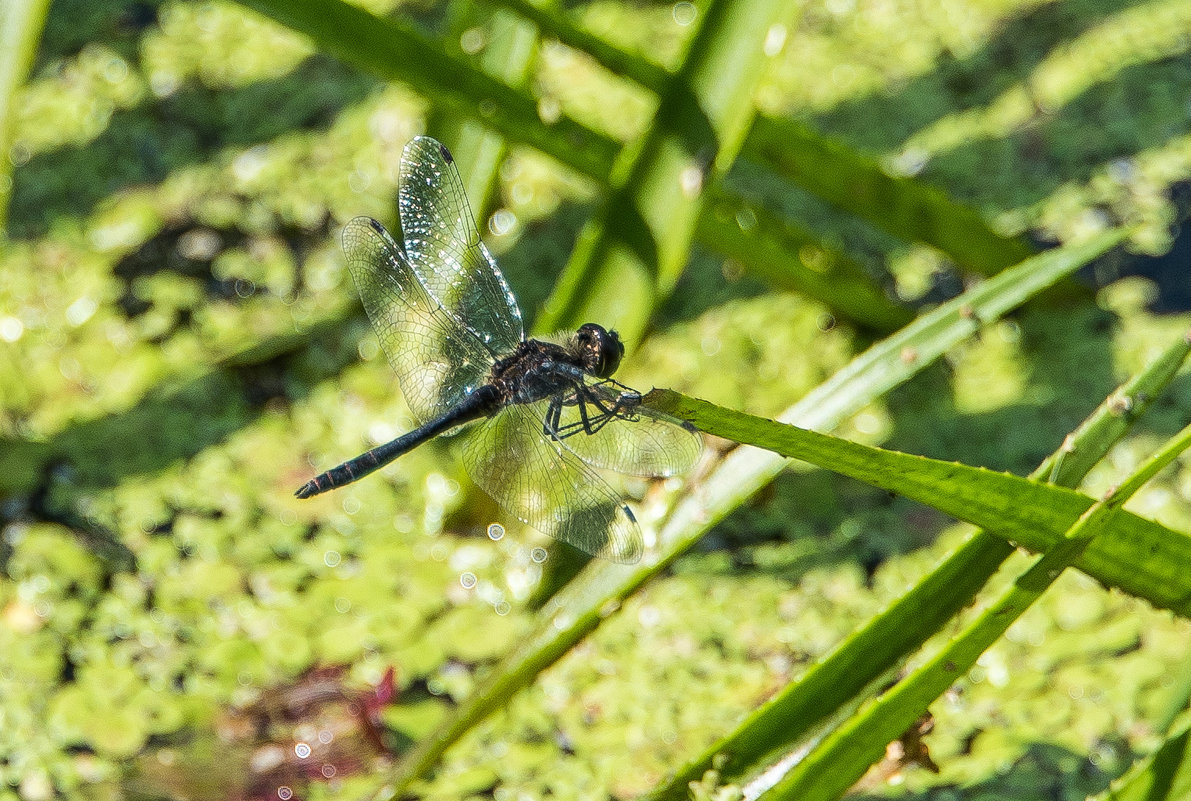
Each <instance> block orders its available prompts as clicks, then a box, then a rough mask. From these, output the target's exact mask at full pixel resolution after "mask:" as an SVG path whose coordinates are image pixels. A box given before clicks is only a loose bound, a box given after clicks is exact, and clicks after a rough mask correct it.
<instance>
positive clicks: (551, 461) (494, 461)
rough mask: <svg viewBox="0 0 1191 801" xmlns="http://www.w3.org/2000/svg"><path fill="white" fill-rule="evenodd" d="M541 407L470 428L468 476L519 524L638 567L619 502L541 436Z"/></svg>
mask: <svg viewBox="0 0 1191 801" xmlns="http://www.w3.org/2000/svg"><path fill="white" fill-rule="evenodd" d="M546 405H547V401H540V402H538V403H533V404H528V405H512V406H506V407H504V408H503V409H501V411H500V412H499V413H497V414H496V415H494V416H492V417H490V418H488V419H487V420H482V421H480V423H479V424H477V425H476V426H474V427H473V428H471V429H470V430H468V432H467V433H466V434H465V435H464V437H465V440H464V444H463V464H464V466H465V467H466V468H467V472H468V474H469V475H470V476H471V477H472V480H473V481H475V482H476V484H477V485H478V486H479V487H480V488H481V489H483V490H484V492H487V493H488V494H489V495H491V496H492V497H493V498H494V499H495V500H496V502H497V503H499V504H500V505H501V506H502V507H504V509H505V511H507V512H509V513H510V514H511V515H513V516H514V517H516V518H517V519H518V520H520V521H521V522H523V523H528V524H529V525H531V526H533V527H534V528H536V529H538V530H539V531H541V532H544V533H546V534H549V535H550V536H552V537H554V538H555V539H557V540H561V541H563V542H565V543H568V544H569V545H573V546H575V547H576V548H578V549H580V550H582V551H586V552H587V553H589V554H592V555H593V556H599V557H602V558H604V559H609V560H611V561H613V562H624V563H628V564H631V563H634V562H637V561H639V560H640V559H641V553H642V545H641V529H640V526H638V525H637V521H636V520H635V519H634V518H633V516H632V513H631V512H630V511H629V509H628V507H627V506H625V505H624V501H623V500H621V498H620V496H619V495H617V494H616V493H615V492H613V490H612V488H611V487H609V486H608V484H607V483H606V482H605V481H604V480H603V479H602V478H600V477H599V476H598V475H596V474H595V472H594V471H592V469H591V468H590V467H588V466H587V465H586V464H584V463H583V462H582V461H581V460H580V459H579V458H578V457H576V456H575V454H573V453H572V452H570V451H568V450H567V449H565V448H563V447H560V446H559V445H558V443H557V442H554V441H551V440H548V439H546V438H545V437H543V436H542V419H543V417H542V416H543V415H544V414H545V410H546Z"/></svg>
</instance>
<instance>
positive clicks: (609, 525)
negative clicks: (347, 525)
mask: <svg viewBox="0 0 1191 801" xmlns="http://www.w3.org/2000/svg"><path fill="white" fill-rule="evenodd" d="M398 208H399V216H400V224H401V239H400V241H399V240H398V239H395V238H394V237H393V236H392V235H390V234H389V232H388V231H387V230H386V229H385V227H384V226H383V225H381V224H380V223H379V222H377V221H376V220H373V219H371V218H368V217H357V218H355V219H354V220H351V221H350V222H349V223H348V224H347V225H346V226H345V227H344V230H343V249H344V252H345V253H346V255H347V265H348V269H349V271H350V272H351V275H352V278H353V279H354V281H355V284H356V289H357V290H358V291H359V294H360V299H361V301H363V305H364V310H365V311H366V312H367V314H368V318H369V320H370V322H371V323H372V327H373V329H374V330H375V331H376V334H377V336H378V337H379V339H380V345H381V349H382V350H383V351H384V353H385V356H386V358H387V359H388V362H389V364H390V365H391V366H392V368H393V371H394V372H395V373H396V374H397V380H398V384H399V385H400V387H401V391H402V393H403V394H404V396H405V399H406V402H407V404H408V406H409V408H410V411H411V412H412V413H413V415H414V416H415V417H416V418H417V420H418V422H419V423H420V425H419V426H418V427H417V428H415V429H414V430H412V431H410V432H409V433H407V434H404V435H402V436H400V437H397V438H396V439H394V440H392V441H391V442H387V443H385V444H383V445H379V446H377V447H375V448H373V449H371V450H369V451H367V452H366V453H363V454H361V455H359V456H357V457H355V458H354V459H350V460H348V461H346V462H344V463H343V464H341V465H339V466H338V467H334V468H332V469H330V470H328V471H326V472H325V473H322V474H320V475H318V476H316V477H315V478H313V479H311V480H310V481H308V482H307V483H306V484H304V485H302V487H300V488H299V489H298V490H297V492H295V493H294V494H295V495H296V496H297V497H299V498H309V497H312V496H314V495H318V494H319V493H322V492H326V491H328V490H332V489H335V488H337V487H342V486H344V485H345V484H350V483H351V482H353V481H357V480H359V479H361V478H363V477H364V476H366V475H368V474H370V473H372V472H374V471H376V470H378V469H380V468H381V467H383V466H385V465H386V464H388V463H390V462H392V461H393V460H394V459H396V458H398V457H399V456H401V455H403V454H405V453H408V452H409V451H410V450H412V449H413V448H416V447H418V446H419V445H421V444H423V443H425V442H428V441H429V440H431V439H434V438H435V437H438V436H440V435H453V436H455V437H456V438H457V439H458V440H459V442H460V450H461V453H462V460H463V465H464V467H465V468H466V470H467V472H468V475H470V476H471V478H472V480H473V481H474V482H475V483H476V485H477V486H479V487H480V488H481V489H483V490H484V491H485V492H486V493H488V494H489V495H490V496H492V498H493V499H494V500H496V502H497V503H498V504H499V505H500V506H501V507H502V508H503V509H504V510H505V511H506V512H507V513H509V514H510V515H512V516H513V517H515V518H517V519H518V520H520V521H521V522H523V523H525V524H527V525H529V526H532V527H533V528H535V529H538V530H539V531H542V532H544V533H546V534H548V535H550V536H552V537H554V538H555V539H557V540H560V541H562V542H565V543H567V544H569V545H572V546H574V547H576V548H578V549H580V550H582V551H585V552H587V553H589V554H591V555H593V556H598V557H602V558H605V559H608V560H611V561H614V562H623V563H629V564H631V563H634V562H637V561H639V560H640V558H641V556H642V553H643V550H644V549H643V544H642V536H641V528H640V525H639V524H638V522H637V520H636V518H635V517H634V515H633V512H632V510H631V509H630V508H629V506H628V505H627V504H626V503H625V502H624V498H623V496H622V495H621V494H619V493H617V492H616V491H614V490H613V488H612V487H611V485H609V483H608V482H607V481H606V480H605V478H604V477H603V476H601V475H600V471H614V472H619V473H626V474H632V475H638V476H645V477H667V476H674V475H678V474H681V473H684V472H686V471H687V470H689V469H690V468H691V466H692V465H693V464H694V462H695V461H696V459H697V458H698V456H699V454H700V452H701V450H702V440H701V438H700V435H699V434H698V432H697V431H696V430H695V428H694V427H693V426H692V425H691V424H690V423H688V422H686V421H683V420H680V419H678V418H675V417H671V416H669V415H666V414H664V413H662V412H658V411H655V410H653V409H650V408H648V407H647V406H644V405H643V396H642V395H641V393H639V392H637V391H635V390H633V389H631V388H629V387H627V386H625V385H624V384H621V383H619V382H617V381H615V380H614V379H613V378H612V375H613V374H614V373H615V372H616V370H617V368H618V367H619V366H620V362H621V359H622V358H623V356H624V352H625V349H624V344H623V343H622V342H621V340H620V337H619V335H618V334H617V333H616V331H615V330H608V329H606V328H604V327H603V326H600V325H597V324H595V323H587V324H585V325H583V326H580V327H579V329H578V330H577V331H575V332H574V333H572V334H569V335H566V334H563V335H558V336H555V337H552V338H542V339H527V338H526V336H525V331H524V325H523V323H522V316H521V310H520V308H519V307H518V306H517V301H516V299H515V298H514V296H513V292H512V290H510V289H509V285H508V282H507V281H506V280H505V278H504V275H503V274H502V273H501V271H500V268H498V267H497V265H496V261H495V260H494V259H493V257H492V254H491V253H490V252H489V251H488V249H487V248H486V247H485V246H484V243H483V242H482V241H481V239H480V233H479V230H478V229H477V227H476V224H475V221H474V218H473V217H472V214H471V209H470V207H469V206H468V203H467V196H466V193H465V192H464V189H463V181H462V179H461V178H460V177H459V171H458V169H457V168H456V166H455V161H454V158H453V157H452V156H451V153H450V151H448V150H447V148H446V147H445V146H443V145H442V144H441V143H439V142H438V141H436V140H434V139H432V138H430V137H427V136H419V137H417V138H415V139H414V140H413V141H411V142H410V143H409V144H407V145H406V147H405V150H404V152H403V154H402V160H401V173H400V190H399V202H398Z"/></svg>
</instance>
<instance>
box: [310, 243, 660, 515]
mask: <svg viewBox="0 0 1191 801" xmlns="http://www.w3.org/2000/svg"><path fill="white" fill-rule="evenodd" d="M372 222H373V223H375V224H376V225H378V226H379V225H380V223H378V222H376V221H375V220H373V221H372ZM623 355H624V345H623V344H622V343H621V341H620V338H619V337H618V336H617V335H616V332H615V331H606V330H604V328H603V327H602V326H599V325H596V324H595V323H588V324H587V325H584V326H583V327H582V328H580V329H579V331H578V333H576V334H575V336H574V337H572V339H571V341H570V342H569V343H568V344H567V345H566V346H563V345H556V344H555V343H553V342H545V341H542V340H540V339H527V340H524V341H522V342H521V343H520V344H519V345H518V346H517V349H516V350H515V351H514V352H513V353H512V354H510V355H509V356H507V357H505V358H503V359H499V360H498V361H496V362H495V363H494V364H493V365H492V372H491V374H490V376H489V380H488V383H487V384H484V385H483V386H481V387H478V388H477V389H476V390H475V391H473V392H472V393H471V394H469V395H467V397H465V398H464V399H463V400H462V401H460V403H459V404H458V405H456V406H454V407H452V408H451V409H448V410H447V411H446V412H445V413H444V414H442V415H440V416H439V417H437V418H436V419H434V420H431V421H430V422H428V423H425V424H424V425H422V426H420V427H418V428H415V429H414V430H413V431H410V432H409V433H408V434H403V435H402V436H400V437H397V438H396V439H394V440H392V441H390V442H386V443H385V444H384V445H378V446H377V447H375V448H373V449H372V450H370V451H368V452H366V453H362V454H360V455H359V456H357V457H356V458H354V459H349V460H348V461H346V462H344V463H343V464H341V465H339V466H338V467H332V468H331V469H330V470H328V471H326V472H325V473H322V474H320V475H317V476H315V477H314V478H312V479H310V481H307V482H306V483H305V484H303V485H302V486H301V487H300V488H299V489H298V491H297V492H295V493H294V495H296V496H297V497H299V498H309V497H310V496H312V495H318V494H319V493H320V492H326V491H327V490H332V489H335V488H336V487H342V486H343V485H344V484H350V483H352V482H353V481H358V480H359V479H361V478H363V477H364V476H366V475H368V474H369V473H372V472H374V471H376V470H379V469H380V468H382V467H384V466H385V465H387V464H388V463H389V462H391V461H393V460H394V459H396V458H397V457H399V456H403V455H404V454H406V453H408V452H409V451H411V450H413V449H414V448H416V447H418V446H419V445H421V444H422V443H424V442H429V441H430V440H432V439H434V438H435V437H437V436H438V435H439V434H442V433H443V432H445V431H450V430H451V429H452V428H455V427H457V426H461V425H463V424H464V423H470V422H472V421H473V420H478V419H480V418H481V417H490V416H492V415H494V414H496V413H497V412H498V411H500V408H501V407H502V406H506V405H508V404H511V403H535V402H537V401H540V400H546V399H550V400H551V406H550V414H549V415H548V416H547V421H546V424H545V425H544V426H543V427H542V433H543V435H544V436H548V437H556V438H565V437H568V436H571V435H573V434H577V433H580V432H581V431H582V432H583V433H586V434H594V433H595V432H596V431H598V430H599V426H601V425H603V424H604V423H606V422H607V421H608V419H610V417H611V416H612V415H614V414H621V415H627V414H629V410H630V409H631V408H632V407H633V406H635V405H636V404H637V403H639V402H640V401H641V396H640V394H639V393H637V392H634V391H633V390H630V389H628V387H623V386H622V385H620V384H616V382H613V381H608V382H607V383H608V384H609V385H615V386H616V387H619V388H620V389H621V392H620V396H619V397H618V398H617V399H616V403H614V404H613V406H612V407H611V408H609V407H608V406H606V405H605V404H604V403H603V402H602V400H601V398H600V397H599V396H598V395H594V394H591V393H587V392H586V391H585V386H584V376H585V375H594V376H598V377H600V378H605V379H607V378H609V376H610V375H611V374H612V372H613V371H615V370H616V368H617V366H618V365H619V364H620V359H621V357H622V356H623ZM571 392H573V393H575V396H574V397H575V401H574V402H575V403H576V404H577V405H578V406H579V407H580V408H581V409H582V417H581V419H580V420H579V421H576V422H577V423H578V425H576V424H575V423H571V424H569V428H566V429H563V430H559V422H558V421H559V420H560V417H561V413H562V404H563V403H564V402H566V401H564V398H565V397H566V394H565V393H571ZM590 407H594V410H592V408H590ZM551 421H554V422H553V423H552V422H551Z"/></svg>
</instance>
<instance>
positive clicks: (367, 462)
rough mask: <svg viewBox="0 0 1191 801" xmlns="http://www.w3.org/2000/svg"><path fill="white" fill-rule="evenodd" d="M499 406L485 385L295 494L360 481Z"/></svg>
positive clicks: (304, 495)
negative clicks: (444, 433) (407, 431)
mask: <svg viewBox="0 0 1191 801" xmlns="http://www.w3.org/2000/svg"><path fill="white" fill-rule="evenodd" d="M499 405H500V397H499V393H498V392H497V390H496V388H495V387H493V386H491V385H485V386H482V387H480V388H479V389H477V390H476V391H475V392H473V393H471V394H470V395H468V396H467V397H466V398H464V400H463V401H462V402H461V403H460V404H459V405H457V406H455V407H454V408H452V409H449V410H448V411H447V412H445V413H444V414H443V415H442V416H440V417H437V418H435V419H434V420H431V421H430V422H428V423H426V424H424V425H422V426H419V427H418V428H415V429H414V430H413V431H410V432H409V433H407V434H402V435H401V436H400V437H397V439H394V440H391V441H389V442H386V443H385V444H384V445H377V446H376V447H375V448H373V449H372V450H370V451H368V452H366V453H362V454H360V455H359V456H357V457H356V458H354V459H349V460H348V461H346V462H344V463H343V464H341V465H339V466H338V467H332V468H331V469H330V470H328V471H327V472H325V473H321V474H319V475H317V476H315V477H314V478H312V479H310V480H309V481H307V482H306V483H305V484H303V485H302V486H301V487H299V488H298V491H297V492H295V493H294V495H296V496H297V497H299V498H309V497H311V496H314V495H318V494H320V493H323V492H326V491H327V490H333V489H335V488H336V487H342V486H343V485H345V484H351V483H352V482H354V481H359V480H360V479H361V478H363V477H364V476H366V475H368V474H370V473H374V472H376V471H377V470H379V469H380V468H382V467H384V466H385V465H387V464H388V463H389V462H391V461H393V460H394V459H396V458H397V457H399V456H403V455H404V454H406V453H408V452H409V451H412V450H413V449H414V448H416V447H418V446H419V445H421V444H422V443H423V442H426V441H428V440H431V439H434V438H435V437H437V436H438V435H439V434H441V433H442V432H444V431H448V430H450V429H452V428H454V427H455V426H460V425H463V424H464V423H468V422H471V421H472V420H476V419H479V418H481V417H486V416H487V415H490V414H492V413H493V412H494V411H495V410H496V409H497V408H499Z"/></svg>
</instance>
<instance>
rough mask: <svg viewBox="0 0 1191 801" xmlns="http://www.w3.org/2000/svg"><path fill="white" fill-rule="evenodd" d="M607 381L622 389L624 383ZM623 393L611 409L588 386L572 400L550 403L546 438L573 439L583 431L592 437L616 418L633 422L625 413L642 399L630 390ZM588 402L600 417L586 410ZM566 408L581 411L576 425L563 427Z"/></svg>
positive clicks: (583, 387)
mask: <svg viewBox="0 0 1191 801" xmlns="http://www.w3.org/2000/svg"><path fill="white" fill-rule="evenodd" d="M608 382H610V383H612V384H614V385H615V386H617V387H622V386H623V385H622V384H618V383H616V382H615V381H611V380H610V379H609V380H608ZM601 383H606V382H601ZM624 390H625V391H623V392H621V393H620V395H618V396H617V398H616V402H615V403H613V404H612V405H611V406H609V405H608V404H607V403H606V402H605V400H604V399H603V398H601V397H600V396H599V395H597V394H596V393H594V392H592V391H591V390H590V389H589V388H588V387H586V386H580V387H578V388H577V389H576V392H575V395H574V397H573V398H568V399H566V400H561V399H559V400H555V401H554V402H553V403H551V404H550V409H549V411H548V412H547V427H548V430H547V431H546V433H547V435H549V436H551V437H554V438H556V439H566V438H567V437H571V436H574V435H575V434H578V433H580V432H583V433H584V434H587V435H589V436H590V435H592V434H595V433H597V432H598V431H599V430H600V429H601V428H603V427H604V426H606V425H607V424H608V423H609V421H611V420H612V419H613V418H615V417H623V418H625V419H632V418H631V416H630V415H628V414H625V412H626V411H628V410H629V409H631V408H632V407H634V406H636V405H637V404H638V403H640V402H641V396H640V394H638V393H637V392H634V391H633V390H631V389H629V388H628V387H624ZM589 403H590V404H591V405H592V406H593V407H595V408H596V409H597V410H598V411H599V414H598V415H592V414H590V412H589V410H588V407H587V405H588V404H589ZM564 405H566V406H575V407H577V409H578V411H579V419H578V420H576V421H575V422H573V423H568V424H567V425H561V422H562V407H563V406H564Z"/></svg>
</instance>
